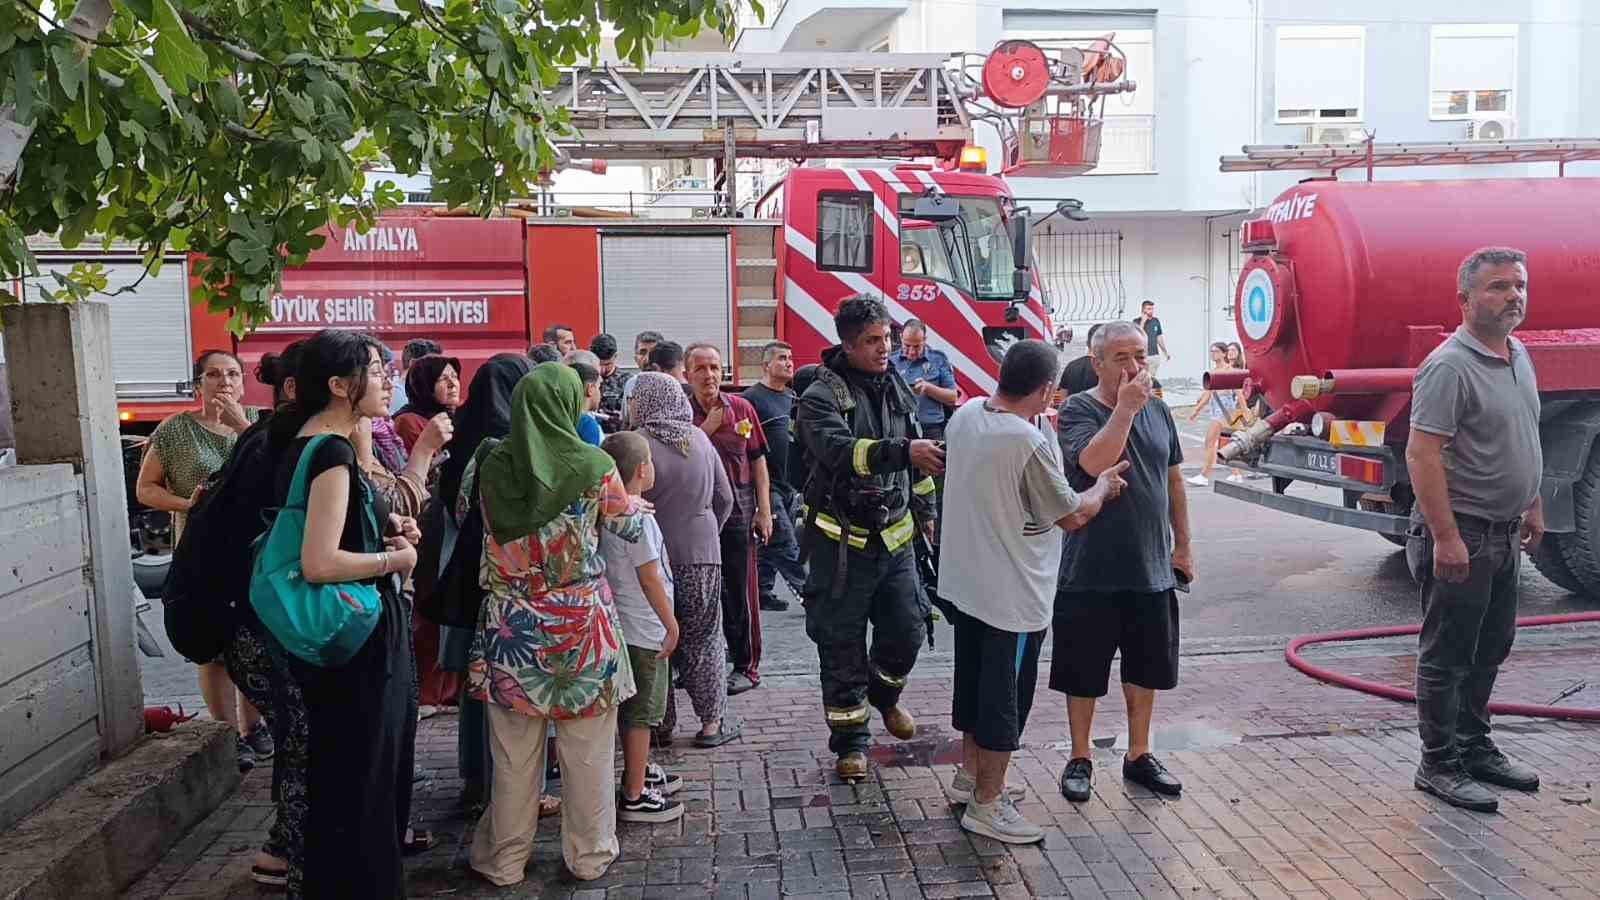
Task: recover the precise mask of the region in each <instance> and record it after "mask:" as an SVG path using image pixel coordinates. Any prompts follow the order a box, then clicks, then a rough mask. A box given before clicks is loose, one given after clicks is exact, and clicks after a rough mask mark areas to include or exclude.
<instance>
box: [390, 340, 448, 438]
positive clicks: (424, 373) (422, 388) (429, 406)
mask: <svg viewBox="0 0 1600 900" xmlns="http://www.w3.org/2000/svg"><path fill="white" fill-rule="evenodd" d="M406 397H407V401H406V405H405V406H402V407H400V409H399V411H398V412H396V413H395V414H394V430H395V432H396V433H397V434H399V435H400V440H402V441H404V442H405V445H406V452H407V453H410V452H412V450H413V449H415V447H416V444H417V440H418V439H419V438H421V437H422V433H423V432H424V431H425V430H427V427H428V423H429V421H431V420H432V419H434V418H436V417H438V416H440V415H445V416H449V415H452V414H454V413H455V411H456V407H458V406H460V405H461V360H459V359H456V358H455V357H453V356H424V357H423V358H421V359H419V360H417V361H416V362H414V363H412V364H411V368H410V370H409V371H407V372H406Z"/></svg>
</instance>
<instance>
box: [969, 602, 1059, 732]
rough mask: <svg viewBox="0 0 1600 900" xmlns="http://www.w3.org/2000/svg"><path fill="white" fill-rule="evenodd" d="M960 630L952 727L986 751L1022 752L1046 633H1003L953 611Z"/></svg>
mask: <svg viewBox="0 0 1600 900" xmlns="http://www.w3.org/2000/svg"><path fill="white" fill-rule="evenodd" d="M947 611H948V612H949V613H950V624H951V625H952V626H953V627H954V628H955V632H956V678H955V681H956V683H955V690H954V692H953V695H952V698H951V703H950V707H951V708H950V724H951V726H953V727H954V728H955V730H956V731H959V732H961V733H962V734H970V735H972V737H973V740H975V741H977V742H978V746H979V747H982V748H983V749H985V750H993V751H996V752H1000V753H1009V752H1011V751H1013V750H1016V749H1018V748H1019V747H1020V746H1021V744H1020V743H1019V741H1020V740H1021V739H1022V729H1023V728H1024V727H1026V726H1027V724H1028V712H1029V711H1030V710H1032V709H1033V689H1034V687H1035V686H1036V685H1037V684H1038V681H1039V649H1040V647H1042V646H1043V645H1044V632H1043V631H1033V632H1016V631H1004V630H1002V629H999V628H996V627H994V626H993V625H990V624H988V623H987V622H984V621H982V620H980V619H975V618H973V617H972V616H969V615H967V614H966V613H964V612H962V611H961V610H959V609H954V608H951V609H949V610H947Z"/></svg>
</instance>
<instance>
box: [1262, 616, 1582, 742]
mask: <svg viewBox="0 0 1600 900" xmlns="http://www.w3.org/2000/svg"><path fill="white" fill-rule="evenodd" d="M1575 622H1600V613H1567V614H1565V615H1559V616H1529V617H1527V618H1523V619H1518V620H1517V627H1518V628H1534V627H1537V626H1540V625H1569V624H1572V623H1575ZM1421 630H1422V626H1421V625H1395V626H1390V627H1388V628H1358V629H1356V630H1354V631H1333V632H1329V633H1327V634H1307V635H1302V636H1300V637H1297V638H1295V639H1294V640H1292V641H1290V642H1289V647H1288V649H1286V650H1284V651H1283V658H1284V659H1285V660H1287V661H1288V663H1289V665H1291V666H1294V667H1295V668H1296V669H1299V670H1300V671H1302V672H1304V673H1306V674H1307V675H1310V676H1311V677H1312V678H1315V679H1317V680H1318V681H1326V682H1327V683H1329V684H1332V685H1337V686H1339V687H1345V688H1350V689H1352V690H1357V691H1361V692H1362V693H1364V694H1372V695H1374V696H1377V697H1386V698H1388V699H1390V700H1399V701H1401V702H1404V703H1415V702H1417V695H1416V692H1415V691H1409V690H1406V689H1405V688H1400V687H1395V686H1394V685H1392V684H1384V683H1382V682H1378V681H1367V680H1366V679H1364V678H1357V677H1355V676H1354V675H1345V674H1343V673H1340V672H1335V671H1333V670H1331V669H1324V668H1323V667H1321V666H1319V665H1317V664H1315V663H1312V662H1309V661H1307V660H1306V659H1305V657H1303V656H1301V655H1300V648H1302V647H1309V646H1311V645H1312V644H1327V643H1334V642H1338V641H1365V640H1372V639H1373V638H1386V637H1405V636H1406V635H1412V634H1417V633H1418V632H1420V631H1421ZM1489 712H1490V713H1492V714H1494V715H1497V716H1533V717H1537V718H1544V719H1573V720H1577V721H1586V722H1597V721H1600V709H1584V708H1580V707H1574V706H1543V705H1540V704H1537V703H1491V704H1489Z"/></svg>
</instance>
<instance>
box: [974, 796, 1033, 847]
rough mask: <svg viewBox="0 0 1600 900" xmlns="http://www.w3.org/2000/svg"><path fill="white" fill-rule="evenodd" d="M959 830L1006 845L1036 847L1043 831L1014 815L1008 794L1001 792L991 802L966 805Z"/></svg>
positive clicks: (1015, 807) (1020, 814) (1015, 813)
mask: <svg viewBox="0 0 1600 900" xmlns="http://www.w3.org/2000/svg"><path fill="white" fill-rule="evenodd" d="M961 827H962V828H964V829H966V830H967V831H970V832H972V833H973V834H981V835H983V836H984V837H989V838H994V839H995V840H997V841H1000V842H1001V843H1005V844H1037V843H1039V842H1040V841H1042V840H1044V831H1043V830H1042V829H1041V828H1040V827H1039V826H1037V825H1035V824H1033V823H1032V822H1029V821H1028V820H1027V819H1024V818H1023V817H1022V813H1019V812H1017V806H1016V804H1015V803H1013V802H1012V800H1011V797H1010V795H1009V793H1002V794H1001V795H1000V796H998V797H996V798H995V799H994V802H993V803H969V804H967V811H966V813H964V814H963V815H962V816H961Z"/></svg>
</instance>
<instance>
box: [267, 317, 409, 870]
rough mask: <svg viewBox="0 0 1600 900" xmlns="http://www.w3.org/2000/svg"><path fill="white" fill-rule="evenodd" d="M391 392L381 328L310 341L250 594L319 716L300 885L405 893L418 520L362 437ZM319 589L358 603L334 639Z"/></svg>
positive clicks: (279, 433) (282, 437)
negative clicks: (321, 616)
mask: <svg viewBox="0 0 1600 900" xmlns="http://www.w3.org/2000/svg"><path fill="white" fill-rule="evenodd" d="M389 394H390V387H389V377H388V373H387V371H386V370H385V367H384V365H383V362H382V358H381V355H380V350H379V346H378V342H377V341H375V340H373V339H372V338H370V337H368V336H367V335H364V334H360V333H357V332H350V331H336V330H327V331H323V332H320V333H319V334H317V335H316V336H315V337H313V338H311V339H310V340H309V341H307V342H306V344H305V346H304V349H303V351H302V356H301V360H300V367H299V370H298V371H297V372H296V373H295V400H294V402H293V403H292V404H291V405H289V406H288V407H286V408H285V409H283V410H281V411H280V412H279V413H278V414H277V415H276V416H274V419H273V422H272V425H271V432H270V441H269V446H268V456H269V459H270V461H271V462H272V463H273V465H274V466H275V483H274V484H275V497H276V500H277V503H278V506H279V514H278V516H279V517H278V520H277V521H276V522H274V525H273V527H272V528H271V529H270V530H269V532H268V534H267V535H266V536H265V537H264V538H263V540H262V543H261V544H260V545H259V547H260V549H259V553H260V556H259V557H258V559H257V563H256V573H255V577H254V579H253V580H252V584H251V598H250V599H251V604H252V606H253V607H254V608H255V610H256V612H257V613H258V614H259V615H260V617H261V620H262V622H263V624H264V625H265V626H266V631H268V632H270V633H271V635H272V637H273V638H274V639H276V640H277V641H278V642H279V643H280V644H282V645H283V648H284V649H285V650H287V651H288V652H287V654H286V655H287V657H288V665H289V671H290V674H291V676H292V677H293V679H294V681H295V683H296V684H297V685H298V686H299V687H300V690H301V692H302V694H303V695H304V701H305V708H306V714H307V720H308V737H309V752H308V754H307V759H308V766H307V772H306V782H307V796H306V803H307V811H306V821H305V837H304V841H305V843H304V865H303V869H302V870H301V871H295V870H294V869H293V868H291V870H290V875H289V884H288V888H289V895H290V896H291V897H306V898H339V900H356V898H373V900H391V898H403V897H404V896H405V871H404V867H403V866H402V864H401V840H402V836H403V834H404V832H405V829H406V815H407V812H408V811H409V809H410V806H411V803H410V793H411V775H412V770H413V746H412V741H411V739H410V729H411V728H414V727H415V722H416V706H415V699H414V697H413V695H412V693H411V683H412V677H413V671H412V670H413V667H414V665H415V663H414V660H413V659H412V656H411V642H410V634H409V622H410V619H409V616H408V614H407V611H406V610H405V608H404V606H403V604H402V600H401V598H400V594H399V590H398V588H399V582H398V580H397V576H398V577H403V576H404V574H405V573H406V572H409V571H410V570H411V568H412V567H414V566H415V565H416V559H417V556H416V550H415V548H414V546H413V545H414V543H415V541H416V539H417V534H416V524H415V522H414V521H412V520H410V519H402V518H401V517H399V516H392V515H391V514H390V511H389V509H388V506H387V504H386V503H384V501H383V500H382V498H381V497H379V496H378V494H377V493H376V492H375V491H373V490H372V487H371V485H370V484H368V482H367V480H366V477H365V475H364V474H362V472H361V468H360V466H359V464H358V461H357V455H356V450H355V447H354V445H353V444H352V443H351V441H350V436H351V435H352V434H353V433H354V431H355V430H356V428H357V427H358V426H359V424H360V422H361V420H362V419H363V418H372V417H375V416H382V415H384V414H386V413H387V412H388V408H389ZM303 457H304V459H302V458H303ZM296 530H299V531H300V532H301V533H300V534H298V535H296V534H294V532H295V531H296ZM295 537H298V540H297V541H296V540H293V538H295ZM296 543H297V544H298V553H297V554H296V553H294V552H293V551H294V550H295V549H296V548H295V547H294V546H293V545H294V544H296ZM286 544H287V545H288V546H287V547H286V546H285V545H286ZM286 552H287V554H288V555H289V556H291V557H293V558H292V559H290V560H289V561H288V564H284V556H285V553H286ZM296 582H299V583H298V584H296ZM330 588H331V589H330ZM307 598H319V599H320V600H321V601H322V602H323V603H324V604H328V603H333V604H339V603H342V604H344V605H345V606H347V607H348V609H347V610H345V613H346V615H345V617H344V618H342V619H340V621H341V622H342V625H343V627H341V628H340V629H338V630H337V632H336V633H324V634H322V635H321V637H322V638H323V641H322V643H321V644H319V643H318V634H317V633H316V626H317V621H320V620H317V621H313V620H312V619H311V618H308V616H311V615H314V614H316V613H318V612H319V610H318V609H317V608H316V607H315V606H314V605H313V606H310V607H308V606H305V605H304V603H305V601H306V599H307ZM297 602H298V603H300V604H301V605H300V606H296V603H297ZM320 611H321V612H324V613H325V612H326V611H327V610H326V608H325V607H324V608H323V609H322V610H320ZM335 618H337V617H335Z"/></svg>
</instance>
